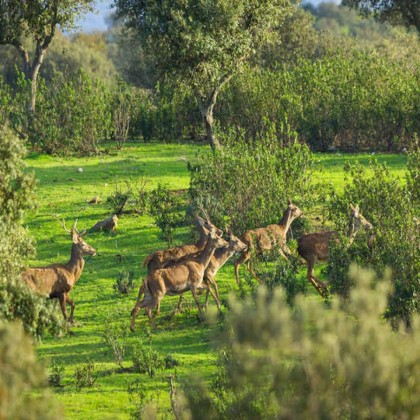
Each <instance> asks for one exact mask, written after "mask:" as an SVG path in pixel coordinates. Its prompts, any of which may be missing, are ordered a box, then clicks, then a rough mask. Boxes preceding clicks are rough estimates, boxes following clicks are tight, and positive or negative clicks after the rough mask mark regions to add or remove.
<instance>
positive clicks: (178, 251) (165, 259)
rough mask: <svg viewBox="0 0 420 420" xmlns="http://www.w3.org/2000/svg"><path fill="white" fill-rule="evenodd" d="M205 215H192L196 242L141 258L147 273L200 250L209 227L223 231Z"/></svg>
mask: <svg viewBox="0 0 420 420" xmlns="http://www.w3.org/2000/svg"><path fill="white" fill-rule="evenodd" d="M205 216H206V220H204V219H202V218H201V217H200V216H198V215H195V216H194V219H195V220H194V222H195V224H196V226H197V229H198V233H199V235H200V237H199V239H198V241H197V243H195V244H189V245H180V246H175V247H172V248H168V249H163V250H159V251H155V252H153V253H152V254H150V255H148V256H147V257H146V258H145V259H144V260H143V267H146V266H147V271H148V273H149V274H150V273H152V272H153V271H154V270H157V269H159V268H164V267H165V266H167V265H168V264H171V263H173V262H176V261H180V260H181V259H183V258H185V257H188V256H189V255H192V254H196V253H198V252H201V251H202V250H203V249H204V246H205V245H206V242H207V234H208V232H209V231H210V230H211V229H215V231H216V234H217V235H222V233H223V231H221V230H220V229H218V228H217V227H216V226H214V225H213V224H212V223H211V222H210V220H209V218H208V216H207V214H206V213H205Z"/></svg>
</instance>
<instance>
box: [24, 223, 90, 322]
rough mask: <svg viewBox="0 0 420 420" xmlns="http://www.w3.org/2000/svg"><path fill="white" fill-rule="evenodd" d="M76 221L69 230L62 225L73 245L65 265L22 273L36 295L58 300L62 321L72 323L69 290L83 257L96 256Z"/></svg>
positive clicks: (76, 278) (79, 273)
mask: <svg viewBox="0 0 420 420" xmlns="http://www.w3.org/2000/svg"><path fill="white" fill-rule="evenodd" d="M76 224H77V220H76V222H75V223H74V225H73V228H72V229H71V230H68V229H67V228H66V227H65V224H62V226H63V227H64V229H65V230H66V232H69V233H70V234H71V237H72V240H73V245H72V247H71V257H70V261H69V262H68V263H67V264H60V263H57V264H51V265H48V266H46V267H34V268H27V269H26V270H25V271H24V272H23V273H22V279H23V281H24V282H25V283H26V284H27V285H28V286H29V287H30V288H31V289H33V290H34V291H35V292H36V293H39V294H41V295H44V296H47V297H49V298H50V299H55V298H56V299H58V300H59V302H60V307H61V311H62V313H63V317H64V319H65V320H66V321H67V320H68V322H70V323H72V322H73V313H74V307H75V304H74V302H73V300H72V299H71V298H70V297H69V293H70V291H71V289H72V288H73V287H74V285H75V284H76V282H77V280H79V278H80V276H81V274H82V271H83V267H84V265H85V261H84V259H83V257H84V256H85V255H96V250H95V249H94V248H92V247H91V246H90V245H89V244H87V243H86V242H85V241H84V240H83V238H82V234H83V233H84V232H82V233H79V231H78V230H77V228H76ZM67 303H69V304H70V306H71V312H70V317H69V318H67V311H66V304H67Z"/></svg>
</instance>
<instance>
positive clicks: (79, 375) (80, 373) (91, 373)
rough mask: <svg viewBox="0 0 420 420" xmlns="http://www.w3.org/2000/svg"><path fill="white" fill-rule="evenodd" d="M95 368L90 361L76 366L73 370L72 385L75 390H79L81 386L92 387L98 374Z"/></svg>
mask: <svg viewBox="0 0 420 420" xmlns="http://www.w3.org/2000/svg"><path fill="white" fill-rule="evenodd" d="M95 370H96V365H95V363H93V362H92V361H89V362H87V363H85V364H83V365H80V366H77V367H76V370H75V371H74V385H75V387H76V391H77V392H80V391H81V389H82V388H92V387H93V385H94V384H95V382H96V380H97V379H98V374H97V372H95Z"/></svg>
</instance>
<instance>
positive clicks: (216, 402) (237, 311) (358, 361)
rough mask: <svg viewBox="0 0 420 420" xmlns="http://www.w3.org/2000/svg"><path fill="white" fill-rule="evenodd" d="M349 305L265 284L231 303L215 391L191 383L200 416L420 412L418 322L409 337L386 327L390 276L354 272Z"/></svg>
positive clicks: (191, 399) (190, 407)
mask: <svg viewBox="0 0 420 420" xmlns="http://www.w3.org/2000/svg"><path fill="white" fill-rule="evenodd" d="M350 276H351V277H352V278H353V280H354V282H355V283H356V286H355V288H354V289H352V291H351V292H350V297H349V299H348V300H341V299H340V298H338V297H337V296H334V297H333V298H332V300H331V303H330V306H328V307H327V306H325V305H324V303H322V302H321V301H319V300H313V299H307V298H303V297H299V298H297V300H296V304H295V308H294V309H290V308H289V307H288V306H287V305H285V302H284V299H285V296H284V292H283V291H282V290H281V289H276V290H275V292H274V294H271V293H269V292H268V291H267V289H265V288H260V290H259V291H258V294H257V297H256V299H255V301H254V300H252V299H246V300H245V301H243V300H242V301H238V300H234V301H231V304H230V307H231V310H230V311H229V313H228V314H227V319H226V325H225V326H224V327H223V331H222V335H221V339H220V342H221V348H220V359H219V369H218V373H217V374H216V377H215V379H214V381H213V384H212V387H211V392H210V390H209V389H208V388H207V387H206V386H205V385H204V383H203V382H199V383H198V385H197V383H196V382H194V381H192V380H191V379H188V381H186V383H185V385H184V395H185V397H186V399H187V404H186V410H185V414H186V415H192V418H194V413H202V415H201V416H200V418H232V417H233V416H234V417H237V418H283V419H285V418H291V417H297V418H325V419H336V418H394V417H403V418H411V417H413V416H415V414H416V413H417V412H418V410H419V409H420V400H419V398H418V397H417V395H418V394H419V392H420V370H419V369H420V354H419V352H418V351H417V348H418V346H419V344H420V341H419V340H420V336H419V332H420V331H419V328H420V318H419V316H418V315H416V316H414V319H413V329H412V331H411V332H410V333H408V334H407V333H402V332H395V331H393V330H392V329H391V328H390V326H389V325H388V324H387V323H384V322H383V321H382V319H381V318H382V314H383V312H384V310H385V308H386V305H387V297H388V293H389V291H390V283H391V282H390V280H389V278H385V279H384V280H381V281H380V280H378V279H376V278H375V277H374V276H373V275H372V273H369V272H362V271H356V270H354V269H352V271H351V274H350Z"/></svg>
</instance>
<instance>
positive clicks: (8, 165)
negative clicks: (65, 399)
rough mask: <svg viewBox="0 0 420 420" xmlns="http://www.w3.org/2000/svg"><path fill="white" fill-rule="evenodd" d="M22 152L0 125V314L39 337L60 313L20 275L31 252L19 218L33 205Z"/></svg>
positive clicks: (53, 328)
mask: <svg viewBox="0 0 420 420" xmlns="http://www.w3.org/2000/svg"><path fill="white" fill-rule="evenodd" d="M24 156H25V149H24V147H23V145H22V143H21V142H20V141H19V140H18V139H17V138H16V137H15V136H14V135H13V134H12V132H11V131H10V130H9V129H7V128H5V127H3V128H2V127H0V179H1V180H2V182H1V183H0V254H1V256H2V257H1V259H0V318H3V319H6V320H10V321H11V320H14V319H19V320H21V322H22V324H23V327H24V329H25V331H26V332H27V333H29V334H31V335H32V336H33V337H34V338H35V339H40V338H41V337H42V336H43V335H44V334H45V332H46V331H50V332H51V333H53V334H57V333H58V332H59V331H60V330H61V327H62V317H61V315H59V314H58V312H57V311H56V310H54V308H53V306H52V304H51V302H47V303H46V301H45V299H44V298H41V297H39V296H37V295H35V294H34V293H33V292H32V291H31V290H30V289H29V288H28V286H27V285H26V284H24V283H23V282H22V280H21V279H20V273H21V272H22V269H23V266H24V259H25V258H28V257H30V256H32V255H33V245H32V243H31V240H30V238H29V235H28V232H27V230H26V229H25V228H23V226H22V222H23V217H24V213H25V211H26V210H28V209H31V208H33V207H34V188H35V180H34V177H33V176H32V175H30V174H28V173H26V172H25V171H24V161H23V159H24Z"/></svg>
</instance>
